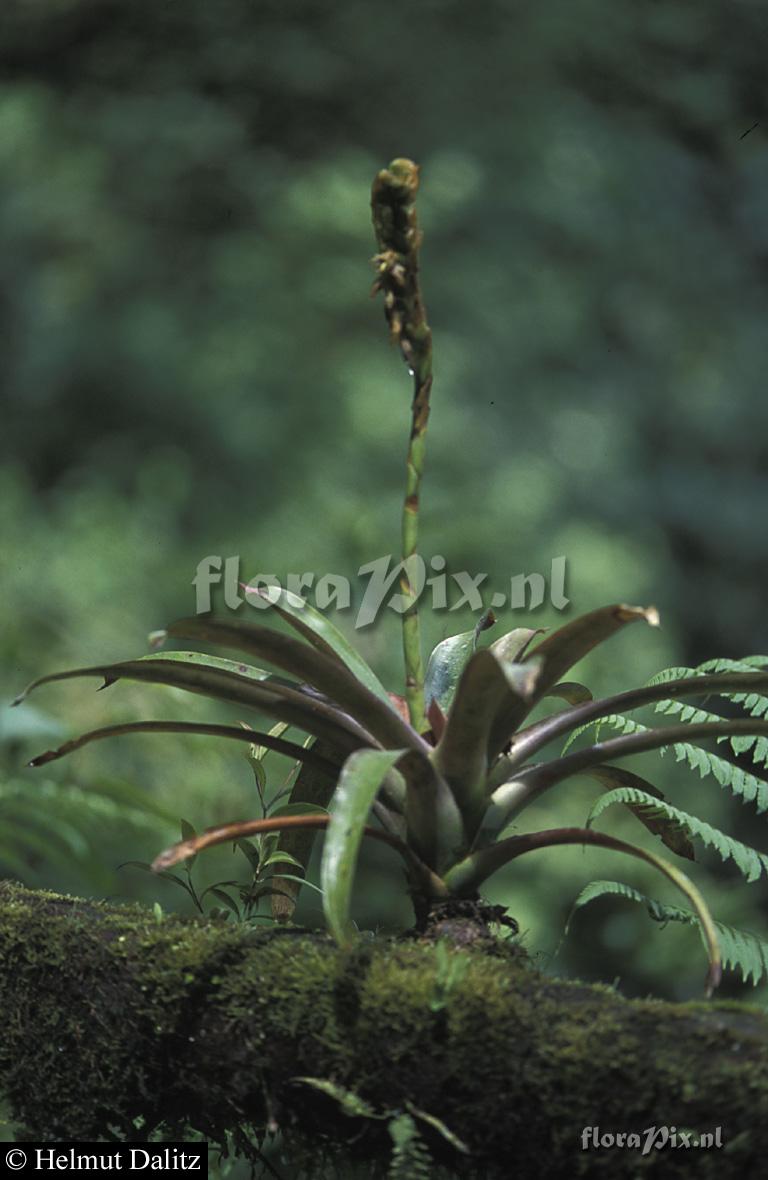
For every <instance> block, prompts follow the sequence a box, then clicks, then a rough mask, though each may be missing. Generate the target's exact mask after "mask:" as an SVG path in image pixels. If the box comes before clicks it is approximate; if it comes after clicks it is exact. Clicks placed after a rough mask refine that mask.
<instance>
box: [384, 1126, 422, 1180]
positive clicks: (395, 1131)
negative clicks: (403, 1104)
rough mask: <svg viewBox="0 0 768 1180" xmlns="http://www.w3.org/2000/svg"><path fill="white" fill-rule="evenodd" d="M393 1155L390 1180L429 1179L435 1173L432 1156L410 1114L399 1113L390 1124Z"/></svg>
mask: <svg viewBox="0 0 768 1180" xmlns="http://www.w3.org/2000/svg"><path fill="white" fill-rule="evenodd" d="M389 1133H390V1135H391V1137H392V1142H393V1145H394V1146H393V1148H392V1157H391V1160H390V1164H389V1171H388V1172H387V1176H388V1180H429V1178H430V1176H432V1174H433V1163H432V1157H431V1155H430V1154H429V1151H428V1150H427V1147H426V1144H425V1143H424V1140H423V1139H422V1137H421V1135H420V1134H419V1131H418V1128H417V1126H416V1122H415V1120H414V1118H413V1117H412V1115H410V1114H399V1115H396V1116H395V1118H393V1119H392V1121H391V1122H390V1124H389Z"/></svg>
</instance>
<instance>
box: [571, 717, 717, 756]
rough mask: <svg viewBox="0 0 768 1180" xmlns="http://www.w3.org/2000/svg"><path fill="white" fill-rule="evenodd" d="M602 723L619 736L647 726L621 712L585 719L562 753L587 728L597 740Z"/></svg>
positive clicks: (573, 733) (638, 731) (585, 731)
mask: <svg viewBox="0 0 768 1180" xmlns="http://www.w3.org/2000/svg"><path fill="white" fill-rule="evenodd" d="M718 720H719V721H722V718H721V717H720V718H718ZM604 725H608V726H610V728H611V729H617V730H618V731H619V735H620V736H623V735H624V734H628V733H646V732H647V730H648V728H649V727H648V726H647V725H642V724H641V722H639V721H634V720H633V718H631V717H624V716H623V714H621V713H611V715H610V717H597V718H595V720H594V721H587V723H586V725H580V726H579V727H578V729H574V730H573V732H572V733H571V735H570V737H569V738H568V741H567V742H566V743H565V745H564V746H563V749H562V753H563V754H567V753H568V750H569V749H570V748H571V746H572V745H573V743H574V742H575V741H576V739H577V738H578V737H580V736H581V734H583V733H587V731H588V730H594V740H595V741H599V738H600V730H601V729H602V727H603V726H604Z"/></svg>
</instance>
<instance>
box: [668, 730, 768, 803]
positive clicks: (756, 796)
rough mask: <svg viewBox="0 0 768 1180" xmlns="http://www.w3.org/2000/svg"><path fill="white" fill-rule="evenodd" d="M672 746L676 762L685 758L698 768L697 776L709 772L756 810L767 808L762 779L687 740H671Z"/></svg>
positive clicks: (767, 795)
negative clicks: (752, 804)
mask: <svg viewBox="0 0 768 1180" xmlns="http://www.w3.org/2000/svg"><path fill="white" fill-rule="evenodd" d="M668 748H669V747H667V746H665V747H663V749H661V750H659V753H660V754H663V753H664V751H665V750H666V749H668ZM672 749H673V751H674V755H675V761H676V762H686V763H687V764H688V766H689V767H690V768H691V770H698V772H699V775H700V777H701V778H706V777H707V775H712V777H713V778H714V779H715V781H716V782H717V783H718V784H719V786H721V787H727V788H728V790H730V791H732V792H733V794H734V795H738V796H739V797H740V798H741V799H743V800H744V802H745V803H754V805H755V808H756V810H757V812H758V814H760V813H762V812H763V811H768V782H766V780H765V779H762V778H758V776H757V775H756V774H751V773H750V772H749V771H748V770H743V769H742V768H741V767H740V766H736V765H735V764H734V763H733V762H729V761H728V759H727V758H721V757H720V756H719V754H712V753H710V751H709V750H705V749H704V748H703V747H702V746H694V745H693V744H692V743H691V742H675V743H674V745H673V746H672Z"/></svg>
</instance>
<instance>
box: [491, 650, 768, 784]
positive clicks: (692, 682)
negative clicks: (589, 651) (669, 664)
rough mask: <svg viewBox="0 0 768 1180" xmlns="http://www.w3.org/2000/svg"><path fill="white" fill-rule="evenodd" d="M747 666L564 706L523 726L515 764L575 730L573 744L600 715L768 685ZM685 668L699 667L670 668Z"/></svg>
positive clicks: (516, 742) (514, 746) (515, 742)
mask: <svg viewBox="0 0 768 1180" xmlns="http://www.w3.org/2000/svg"><path fill="white" fill-rule="evenodd" d="M536 650H538V649H536ZM746 667H747V670H746V671H744V670H743V669H742V670H739V669H737V670H735V671H730V672H726V673H717V674H706V675H700V676H699V675H697V676H692V677H689V678H686V677H677V678H675V679H672V680H670V681H666V682H664V683H662V682H658V683H650V684H648V685H645V686H643V687H642V688H633V689H630V690H629V691H628V692H621V693H617V694H616V695H615V696H610V697H604V698H603V699H601V700H597V701H586V702H585V703H584V704H583V705H574V706H573V707H572V708H570V709H564V710H562V712H560V713H556V714H554V716H551V717H545V718H544V719H543V720H541V721H537V722H536V723H535V724H533V725H529V726H527V727H526V728H525V729H524V730H521V731H520V732H519V733H518V734H517V735H516V736H515V738H514V739H513V742H512V751H511V755H510V761H511V762H512V764H513V765H514V766H519V765H521V764H522V763H523V762H524V761H526V760H527V759H529V758H531V757H532V756H533V755H534V754H535V753H536V752H537V751H538V750H540V749H541V748H542V746H545V745H547V744H548V743H549V742H551V741H553V740H554V739H555V738H558V737H561V736H562V735H564V734H567V733H571V734H572V737H571V739H570V741H569V742H568V745H570V744H571V743H572V741H573V740H574V738H575V737H576V736H578V733H580V732H583V730H584V728H585V727H586V725H588V724H591V723H593V722H595V721H597V720H599V719H600V718H603V717H608V716H609V715H614V714H618V713H622V712H624V711H626V710H630V709H639V708H641V707H642V706H643V705H649V704H653V703H654V702H656V701H661V700H664V699H665V698H668V697H680V696H683V697H684V696H708V695H710V694H711V693H719V694H720V695H721V696H733V694H734V693H735V692H738V691H739V690H740V689H745V690H751V691H755V690H759V689H760V688H768V674H766V673H764V672H759V671H756V670H755V669H754V668H751V667H749V665H747V666H746ZM681 671H682V672H690V671H696V669H686V668H683V669H680V668H672V669H670V672H674V673H679V672H681ZM654 679H656V678H654ZM572 731H576V732H575V733H573V732H572ZM566 748H567V746H566Z"/></svg>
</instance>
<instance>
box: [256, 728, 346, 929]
mask: <svg viewBox="0 0 768 1180" xmlns="http://www.w3.org/2000/svg"><path fill="white" fill-rule="evenodd" d="M313 748H317V749H318V752H319V753H321V754H323V756H324V759H325V760H328V761H331V760H337V759H339V751H338V750H337V748H336V747H335V746H330V745H327V744H324V743H322V742H317V743H316V745H315V747H313ZM341 762H342V763H343V758H342V759H341ZM340 773H341V765H339V766H338V767H335V768H334V769H333V770H332V772H331V773H330V774H328V773H326V772H325V771H322V770H318V769H317V768H316V767H315V766H309V765H305V766H303V767H302V768H301V770H300V771H299V774H298V775H297V777H296V781H295V783H294V784H293V787H292V789H291V794H290V802H289V803H287V804H284V805H283V807H282V808H281V809H280V811H279V812H277V814H289V815H290V814H297V812H295V811H294V812H292V811H291V810H290V809H291V808H298V809H300V810H301V809H303V810H306V809H307V808H309V809H310V810H311V809H312V808H313V807H318V808H320V809H325V808H327V806H328V804H329V802H330V800H331V797H332V795H333V792H334V790H335V788H336V783H337V781H338V777H339V774H340ZM316 835H317V833H316V832H314V831H312V829H310V828H305V829H299V830H295V831H285V832H281V833H280V836H279V839H278V848H279V849H281V850H284V851H285V852H286V853H287V854H288V857H292V858H293V860H294V862H296V863H298V864H299V865H300V867H301V868H302V869H303V870H304V872H305V873H306V871H307V867H308V866H309V861H310V857H311V856H312V849H313V847H314V843H315V837H316ZM286 863H289V860H288V859H286ZM274 880H275V884H276V885H277V887H278V890H279V892H276V893H274V894H273V895H272V899H271V910H272V917H273V918H274V919H275V920H276V921H278V922H289V921H290V920H291V918H292V917H293V911H294V910H295V908H296V897H297V894H298V886H297V885H296V884H295V882H288V881H287V879H286V878H285V875H284V874H282V873H278V874H276V876H275V879H274Z"/></svg>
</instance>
